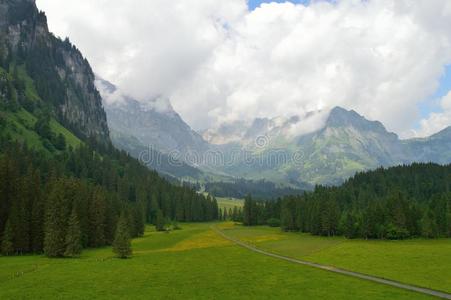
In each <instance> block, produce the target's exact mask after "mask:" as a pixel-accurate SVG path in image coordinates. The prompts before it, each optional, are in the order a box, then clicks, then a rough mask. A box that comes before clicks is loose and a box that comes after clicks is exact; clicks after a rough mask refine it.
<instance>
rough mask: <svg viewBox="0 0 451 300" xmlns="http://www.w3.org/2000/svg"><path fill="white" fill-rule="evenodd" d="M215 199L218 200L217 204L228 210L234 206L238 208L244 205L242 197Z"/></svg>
mask: <svg viewBox="0 0 451 300" xmlns="http://www.w3.org/2000/svg"><path fill="white" fill-rule="evenodd" d="M216 200H218V206H219V207H220V208H222V209H224V208H226V209H227V210H229V209H230V208H231V209H233V208H234V207H235V206H236V207H239V208H240V207H241V208H242V207H243V206H244V200H243V199H236V198H223V197H216Z"/></svg>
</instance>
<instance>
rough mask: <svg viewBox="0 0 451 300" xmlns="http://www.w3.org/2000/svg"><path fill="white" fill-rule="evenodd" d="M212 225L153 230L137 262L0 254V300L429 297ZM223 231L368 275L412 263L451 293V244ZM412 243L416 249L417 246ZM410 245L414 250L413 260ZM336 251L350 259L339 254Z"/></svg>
mask: <svg viewBox="0 0 451 300" xmlns="http://www.w3.org/2000/svg"><path fill="white" fill-rule="evenodd" d="M211 225H212V224H182V227H183V229H182V230H179V231H173V232H171V233H160V232H155V231H154V230H153V228H151V227H148V228H147V230H146V233H145V236H144V237H142V238H139V239H135V240H134V241H133V250H134V256H133V258H131V259H127V260H120V259H116V258H113V254H112V252H111V248H109V247H107V248H103V249H96V250H87V251H85V252H84V253H83V255H82V257H81V258H78V259H47V258H45V257H42V256H22V257H0V299H54V298H58V299H427V298H430V299H433V298H432V297H427V296H423V295H421V294H418V293H414V292H408V291H404V290H401V289H397V288H393V287H389V286H384V285H381V284H376V283H371V282H367V281H364V280H359V279H355V278H351V277H347V276H343V275H339V274H333V273H329V272H326V271H322V270H316V269H313V268H311V267H307V266H300V265H295V264H292V263H289V262H285V261H281V260H278V259H275V258H271V257H267V256H264V255H261V254H258V253H255V252H252V251H249V250H247V249H244V248H241V247H239V246H236V245H234V244H233V243H232V242H230V241H228V240H226V239H224V238H222V237H221V236H220V235H218V234H217V233H216V232H214V231H213V230H212V229H211ZM218 226H220V227H221V228H222V229H223V230H224V232H227V234H230V235H234V236H235V237H238V238H240V239H243V240H246V241H248V242H251V243H253V244H258V245H259V246H262V247H264V248H267V249H270V248H271V250H273V251H274V252H282V251H288V252H285V253H286V254H287V255H289V254H290V255H292V256H296V255H300V256H302V257H303V258H304V257H307V258H309V259H312V260H318V261H320V262H326V263H330V264H336V265H337V266H341V265H340V264H342V265H343V266H348V267H350V268H355V269H356V268H363V269H362V270H366V269H368V270H371V274H380V272H382V271H381V270H383V269H385V268H386V266H389V267H390V266H391V267H392V268H391V269H392V271H391V273H390V274H391V275H395V274H397V273H399V268H401V269H402V265H403V264H406V265H409V267H406V268H407V270H408V271H409V272H415V271H421V272H420V273H422V274H423V276H422V277H421V276H420V277H421V278H420V279H421V280H423V281H421V282H420V281H418V282H416V281H412V280H418V279H416V277H415V276H413V275H412V274H410V277H406V281H409V282H410V283H414V284H415V283H417V284H418V285H422V284H420V283H424V284H427V285H430V286H431V287H435V288H440V287H442V289H445V290H446V287H449V286H451V285H450V284H449V281H448V280H450V276H447V275H449V274H450V273H449V266H450V264H449V259H450V258H449V255H447V254H449V253H450V247H451V241H447V240H446V241H445V240H438V241H406V242H400V243H398V245H399V246H400V247H399V248H398V247H392V248H390V246H385V245H384V246H383V247H382V248H379V247H378V246H377V243H375V242H366V241H349V242H345V241H343V240H341V239H336V238H332V239H326V238H317V239H316V238H314V237H310V236H303V235H298V234H294V233H281V232H280V231H278V229H272V228H267V227H256V228H244V227H241V226H234V225H233V224H231V223H226V224H224V223H223V224H219V225H218ZM311 241H313V242H311ZM277 242H280V243H281V244H280V245H278V244H277ZM353 243H360V244H357V245H356V247H354V246H353ZM366 243H367V245H368V246H366V247H364V246H365V244H366ZM383 243H389V242H383ZM409 243H420V246H419V247H420V248H418V247H417V246H418V245H410V246H409ZM428 243H431V246H429V245H428ZM374 245H376V246H374ZM421 245H422V247H423V248H421ZM343 247H344V248H343ZM362 247H363V248H362ZM387 247H388V248H387ZM361 248H362V249H361ZM409 248H412V249H416V250H415V251H414V250H412V251H411V252H412V254H409V253H410V252H409V251H407V249H409ZM284 249H286V250H284ZM296 249H298V250H296ZM334 249H335V250H334ZM340 249H341V250H340ZM350 249H354V250H352V251H351V250H350ZM394 249H398V251H401V252H402V251H407V254H406V255H407V256H406V258H405V259H404V260H402V261H400V262H399V263H397V264H396V263H395V264H394V265H393V262H392V260H394V261H396V258H397V257H398V256H397V255H398V254H397V252H396V251H395V254H392V253H390V252H385V251H393V250H394ZM368 251H369V252H368ZM378 251H384V252H385V254H384V252H381V254H380V257H385V258H386V259H387V262H385V263H384V265H383V266H381V267H374V265H375V264H376V263H375V262H376V261H377V260H379V258H378V257H379V256H376V257H377V259H376V258H372V256H374V255H376V254H374V253H378ZM333 253H344V254H343V255H338V256H337V257H334V254H333ZM346 253H348V254H346ZM356 253H357V254H356ZM359 253H361V254H362V253H368V255H367V258H368V263H366V260H365V261H364V262H363V263H362V260H363V257H360V256H359V255H361V254H359ZM413 253H416V254H415V255H414V254H413ZM446 253H447V254H446ZM345 254H346V255H345ZM354 255H357V256H356V259H355V261H354V259H352V257H351V256H354ZM393 255H394V256H393ZM412 259H414V260H413V261H411V260H412ZM430 259H433V260H432V261H431V260H430ZM373 261H374V262H373ZM437 261H439V263H437ZM423 262H424V265H420V264H423ZM365 264H366V265H365ZM371 268H374V269H371ZM373 271H374V272H373ZM387 272H390V271H387ZM399 276H401V275H399ZM429 277H431V278H430V279H428V278H429ZM393 279H396V278H393ZM434 282H436V283H434ZM447 283H448V285H446V284H447Z"/></svg>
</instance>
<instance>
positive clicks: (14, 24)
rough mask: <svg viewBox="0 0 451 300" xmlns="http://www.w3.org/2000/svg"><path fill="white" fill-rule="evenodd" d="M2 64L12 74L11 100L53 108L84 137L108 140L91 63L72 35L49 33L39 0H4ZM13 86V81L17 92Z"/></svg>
mask: <svg viewBox="0 0 451 300" xmlns="http://www.w3.org/2000/svg"><path fill="white" fill-rule="evenodd" d="M0 65H1V67H2V68H3V70H4V71H5V72H6V73H8V72H9V75H6V76H3V77H2V78H3V79H2V80H1V81H2V82H3V86H4V88H3V90H4V92H5V93H4V96H5V97H4V98H5V99H6V98H7V99H8V101H9V102H19V103H20V104H21V105H22V106H24V107H27V108H28V109H29V110H34V109H35V108H38V109H41V110H50V113H51V114H52V115H53V116H54V117H55V118H56V119H57V120H58V121H59V122H60V123H61V124H62V125H64V126H65V127H66V128H70V129H71V131H73V132H74V133H75V134H76V135H77V136H79V137H80V138H95V139H96V140H97V141H99V142H102V143H107V142H108V141H109V137H108V136H109V132H108V126H107V122H106V115H105V113H104V111H103V109H102V102H101V98H100V95H99V93H98V92H97V90H96V88H95V86H94V79H95V78H94V74H93V72H92V70H91V67H90V66H89V64H88V62H87V61H86V59H84V58H83V56H82V54H81V53H80V52H79V51H78V49H77V48H76V47H75V46H73V45H72V44H71V43H70V42H69V41H68V40H67V39H66V40H65V41H62V40H60V39H58V38H56V37H55V36H54V35H53V34H51V33H50V32H49V30H48V27H47V19H46V16H45V14H44V13H43V12H40V11H38V9H37V7H36V4H35V1H34V0H17V1H9V0H0ZM8 77H10V78H9V79H8ZM8 82H9V83H8ZM32 82H34V83H35V85H34V86H33V88H31V87H30V85H31V83H32ZM8 85H14V86H15V89H14V91H13V89H11V88H9V89H8ZM5 86H6V88H5ZM8 90H9V91H8ZM8 96H9V97H8ZM10 104H11V103H10ZM12 105H14V103H12Z"/></svg>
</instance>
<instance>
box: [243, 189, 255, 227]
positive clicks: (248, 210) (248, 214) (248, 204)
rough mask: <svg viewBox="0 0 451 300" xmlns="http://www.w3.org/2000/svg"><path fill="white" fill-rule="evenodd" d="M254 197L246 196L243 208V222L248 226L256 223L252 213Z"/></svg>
mask: <svg viewBox="0 0 451 300" xmlns="http://www.w3.org/2000/svg"><path fill="white" fill-rule="evenodd" d="M252 202H253V201H252V198H251V196H250V195H248V196H246V198H244V208H243V224H244V225H246V226H251V225H254V222H253V221H254V220H253V214H252V208H253V207H252V206H253V203H252Z"/></svg>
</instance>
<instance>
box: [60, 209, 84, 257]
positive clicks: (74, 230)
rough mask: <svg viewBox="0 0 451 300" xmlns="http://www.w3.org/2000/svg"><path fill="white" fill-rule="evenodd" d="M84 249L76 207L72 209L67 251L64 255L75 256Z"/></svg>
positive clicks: (67, 235)
mask: <svg viewBox="0 0 451 300" xmlns="http://www.w3.org/2000/svg"><path fill="white" fill-rule="evenodd" d="M81 250H82V243H81V230H80V222H79V220H78V216H77V211H76V209H75V207H74V208H73V209H72V213H71V215H70V219H69V224H68V228H67V233H66V251H64V256H69V257H75V256H78V255H80V253H81Z"/></svg>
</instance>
